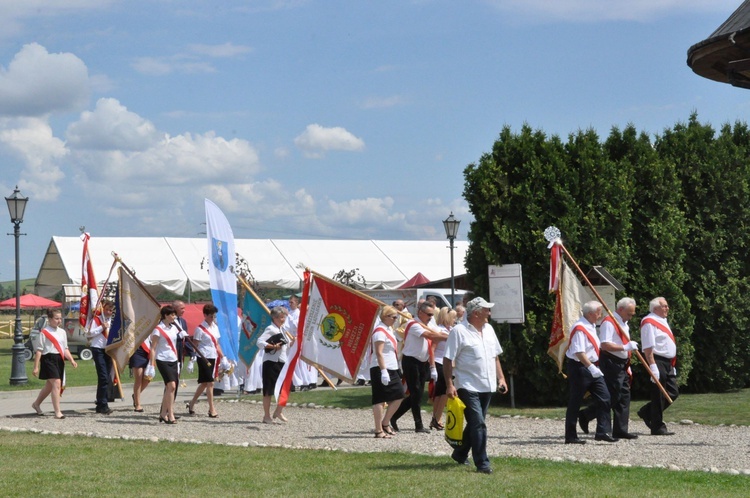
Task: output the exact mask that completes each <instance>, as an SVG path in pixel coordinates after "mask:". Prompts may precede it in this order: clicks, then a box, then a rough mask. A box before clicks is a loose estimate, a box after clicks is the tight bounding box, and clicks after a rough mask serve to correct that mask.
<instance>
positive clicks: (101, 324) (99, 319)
mask: <svg viewBox="0 0 750 498" xmlns="http://www.w3.org/2000/svg"><path fill="white" fill-rule="evenodd" d="M94 325H96V326H97V327H101V328H102V335H103V336H104V338H105V339H106V338H107V336H108V335H109V334H108V333H107V329H106V327H104V322H102V317H101V316H100V315H96V316H94Z"/></svg>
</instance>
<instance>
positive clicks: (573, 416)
mask: <svg viewBox="0 0 750 498" xmlns="http://www.w3.org/2000/svg"><path fill="white" fill-rule="evenodd" d="M601 316H602V304H601V303H600V302H599V301H589V302H587V303H586V304H584V305H583V317H581V318H580V319H579V320H578V321H577V322H576V323H575V324H573V327H572V328H571V331H570V343H569V345H568V350H567V351H566V352H565V356H566V357H567V358H568V366H567V370H568V380H569V384H570V399H569V400H568V410H567V411H566V412H565V444H584V443H585V442H586V441H584V440H583V439H579V438H578V434H577V433H576V422H577V421H578V409H579V408H580V407H581V401H583V395H584V394H586V391H589V392H590V393H591V395H592V396H593V397H594V400H595V402H596V420H597V423H596V436H595V439H596V440H597V441H606V442H608V443H614V442H616V441H618V439H616V438H613V437H612V435H611V432H612V418H611V415H610V413H609V410H610V397H609V391H608V390H607V385H606V384H605V383H604V374H603V373H602V371H601V370H599V367H598V366H597V365H598V363H599V356H600V343H599V336H597V335H596V322H598V321H599V319H600V318H601Z"/></svg>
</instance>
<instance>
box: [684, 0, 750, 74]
mask: <svg viewBox="0 0 750 498" xmlns="http://www.w3.org/2000/svg"><path fill="white" fill-rule="evenodd" d="M687 56H688V57H687V64H688V66H690V68H691V69H692V70H693V72H695V73H696V74H698V75H700V76H703V77H704V78H709V79H712V80H715V81H719V82H721V83H729V84H731V85H734V86H737V87H741V88H750V0H745V1H744V2H742V5H740V6H739V7H738V8H737V10H735V11H734V13H732V15H731V16H729V18H728V19H727V20H726V21H724V22H723V23H722V24H721V26H719V27H718V28H717V29H716V30H715V31H714V32H713V33H711V35H710V36H709V37H708V38H706V39H705V40H703V41H701V42H698V43H696V44H695V45H693V46H692V47H690V48H689V49H688V53H687Z"/></svg>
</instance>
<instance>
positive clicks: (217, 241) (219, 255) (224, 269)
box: [206, 199, 240, 363]
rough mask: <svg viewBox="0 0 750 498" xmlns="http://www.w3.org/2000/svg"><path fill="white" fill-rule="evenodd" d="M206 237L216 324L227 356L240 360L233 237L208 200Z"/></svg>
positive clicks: (226, 222) (227, 224) (230, 358)
mask: <svg viewBox="0 0 750 498" xmlns="http://www.w3.org/2000/svg"><path fill="white" fill-rule="evenodd" d="M206 238H207V240H208V262H209V267H208V279H209V282H210V285H211V299H212V300H213V302H214V306H216V307H217V308H219V312H218V313H217V314H216V324H217V325H218V327H219V331H220V332H221V336H220V337H219V344H220V345H221V350H222V352H223V353H224V356H226V357H227V359H228V360H231V361H233V362H235V363H237V361H238V360H239V339H240V338H239V327H238V324H237V322H238V320H237V276H236V275H235V273H234V264H235V253H234V234H233V233H232V227H230V226H229V221H227V218H226V216H224V213H222V212H221V209H219V208H218V207H217V206H216V204H214V203H213V202H211V201H210V200H208V199H206Z"/></svg>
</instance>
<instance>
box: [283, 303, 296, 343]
mask: <svg viewBox="0 0 750 498" xmlns="http://www.w3.org/2000/svg"><path fill="white" fill-rule="evenodd" d="M298 326H299V308H297V309H296V310H289V313H288V314H287V315H286V320H285V321H284V327H283V328H284V330H286V331H287V332H289V335H290V336H292V337H295V338H296V337H297V327H298Z"/></svg>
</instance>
